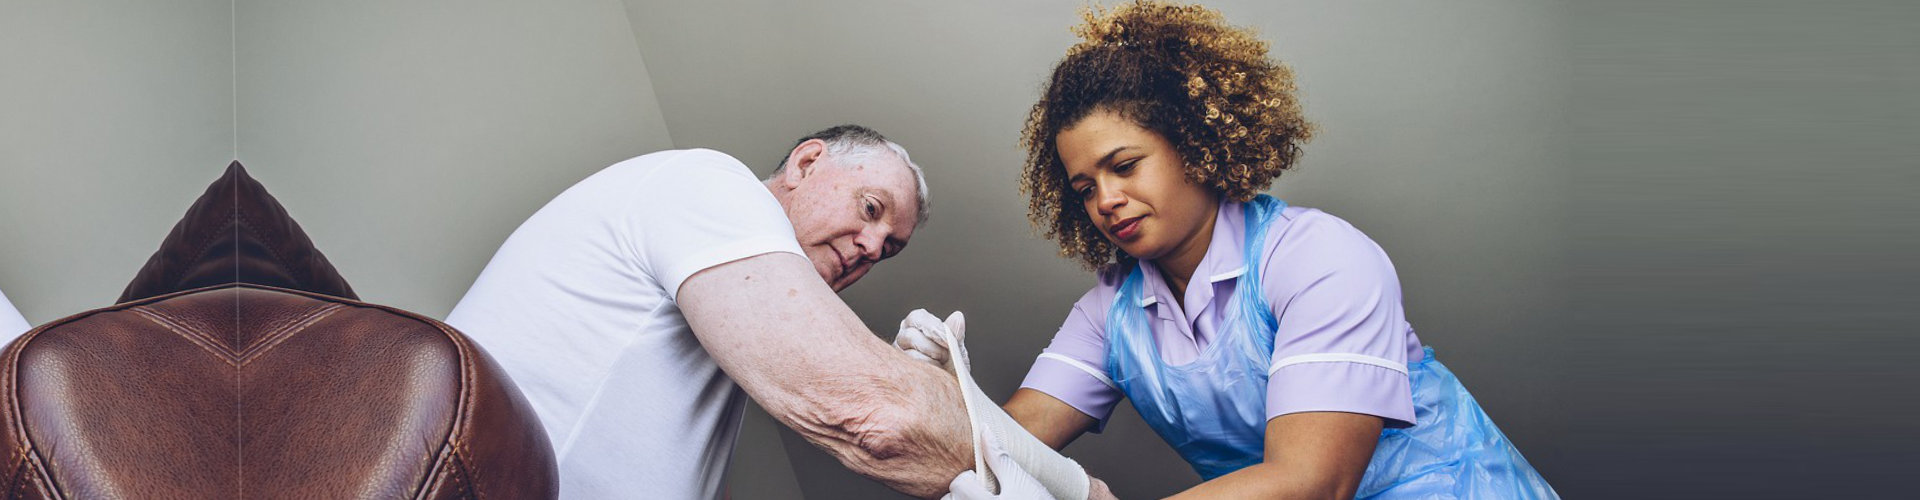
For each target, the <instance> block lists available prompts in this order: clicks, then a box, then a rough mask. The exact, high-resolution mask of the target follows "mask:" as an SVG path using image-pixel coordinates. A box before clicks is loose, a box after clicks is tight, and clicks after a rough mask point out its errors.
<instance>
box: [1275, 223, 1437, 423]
mask: <svg viewBox="0 0 1920 500" xmlns="http://www.w3.org/2000/svg"><path fill="white" fill-rule="evenodd" d="M1270 236H1272V237H1273V238H1274V239H1275V240H1274V241H1273V242H1272V243H1270V245H1271V246H1270V247H1269V248H1271V249H1272V250H1271V251H1270V252H1268V253H1267V259H1266V261H1265V262H1264V263H1262V265H1261V266H1262V267H1261V269H1263V275H1262V277H1261V278H1262V282H1261V285H1262V287H1263V288H1264V289H1265V290H1264V291H1265V292H1266V297H1267V300H1268V301H1269V302H1270V305H1271V306H1272V308H1273V309H1272V310H1273V311H1274V315H1275V316H1277V317H1278V319H1279V330H1278V331H1277V332H1275V335H1274V349H1273V362H1272V365H1271V366H1270V367H1269V369H1268V372H1269V374H1270V377H1269V378H1268V381H1267V417H1268V418H1273V417H1277V416H1280V415H1285V414H1289V413H1298V412H1313V411H1338V412H1348V413H1362V414H1367V415H1375V416H1379V417H1381V418H1384V419H1387V420H1388V422H1387V424H1388V426H1389V427H1405V426H1409V425H1413V424H1414V423H1415V422H1414V416H1413V395H1412V388H1411V383H1410V381H1409V379H1408V376H1407V359H1406V357H1407V342H1408V336H1409V334H1408V331H1409V327H1408V325H1407V322H1406V317H1405V313H1404V311H1403V310H1402V309H1401V305H1400V281H1399V278H1398V277H1397V276H1396V275H1395V273H1394V269H1393V264H1392V262H1390V261H1389V260H1388V259H1387V255H1386V252H1384V251H1382V250H1381V249H1380V247H1379V245H1376V244H1375V243H1374V242H1373V240H1371V239H1369V238H1367V236H1366V235H1365V234H1362V233H1361V232H1360V231H1359V230H1358V229H1354V227H1353V226H1351V225H1349V224H1347V223H1346V221H1343V220H1340V219H1339V218H1336V217H1334V216H1332V215H1327V214H1326V213H1324V212H1319V211H1311V210H1309V211H1305V212H1302V213H1299V214H1296V216H1295V217H1294V218H1293V219H1292V220H1291V221H1290V223H1289V224H1287V225H1286V227H1285V228H1284V230H1282V231H1280V232H1279V234H1278V235H1270Z"/></svg>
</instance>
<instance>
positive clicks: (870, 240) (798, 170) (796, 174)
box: [775, 141, 920, 292]
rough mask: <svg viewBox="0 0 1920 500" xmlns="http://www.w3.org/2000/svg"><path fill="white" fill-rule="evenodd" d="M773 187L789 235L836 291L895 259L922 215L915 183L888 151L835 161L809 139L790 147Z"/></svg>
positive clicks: (818, 144) (821, 146)
mask: <svg viewBox="0 0 1920 500" xmlns="http://www.w3.org/2000/svg"><path fill="white" fill-rule="evenodd" d="M790 162H791V163H789V164H788V165H787V169H786V171H784V172H782V173H781V176H780V178H778V179H775V182H777V183H781V184H782V185H784V186H785V187H786V188H788V189H790V190H791V191H790V192H788V193H787V195H786V196H785V197H784V198H783V199H782V203H783V205H784V206H785V208H786V210H787V218H788V219H790V220H792V221H793V232H794V236H795V237H796V238H797V239H798V240H799V241H800V247H801V248H802V249H803V250H805V251H806V252H807V259H808V260H811V261H813V268H814V270H815V271H818V272H819V273H820V278H821V279H824V280H826V282H827V284H828V285H829V286H832V287H833V290H834V291H836V292H838V291H841V290H845V289H846V288H847V287H848V286H851V285H853V283H854V282H855V281H859V280H860V278H861V277H862V276H866V274H867V271H868V270H870V269H872V268H873V265H874V264H875V263H878V262H880V261H881V260H884V259H887V258H889V257H892V256H894V255H896V254H899V253H900V251H901V250H903V249H905V248H906V247H907V239H908V238H911V237H912V236H913V229H914V225H915V223H916V220H917V217H918V216H919V204H920V201H919V195H918V189H917V186H918V183H916V182H915V181H914V178H913V172H912V171H911V170H909V169H908V167H907V165H906V163H905V162H902V161H900V158H899V157H897V156H895V155H893V154H891V153H886V152H881V153H873V154H869V155H865V156H864V157H862V156H849V157H837V156H836V155H832V154H829V153H827V152H826V151H825V145H824V144H822V143H819V142H818V141H809V142H808V143H803V144H801V145H800V146H798V147H796V148H794V152H793V155H792V156H791V157H790Z"/></svg>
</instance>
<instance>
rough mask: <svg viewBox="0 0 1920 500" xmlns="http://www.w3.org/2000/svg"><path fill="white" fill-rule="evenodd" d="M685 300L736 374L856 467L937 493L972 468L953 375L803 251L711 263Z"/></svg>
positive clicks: (713, 350) (908, 489) (684, 290)
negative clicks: (885, 326) (849, 297)
mask: <svg viewBox="0 0 1920 500" xmlns="http://www.w3.org/2000/svg"><path fill="white" fill-rule="evenodd" d="M677 302H678V303H679V304H680V309H681V312H682V313H683V314H684V315H685V316H686V318H687V323H688V324H689V325H690V326H692V327H693V330H694V334H695V335H696V336H697V337H699V339H700V343H701V345H702V346H703V347H705V348H706V351H707V352H708V354H710V355H712V356H713V358H714V360H715V361H716V362H717V363H719V364H720V367H721V369H722V370H725V371H726V373H727V375H728V376H729V377H731V378H733V379H734V381H735V382H737V383H739V384H740V386H741V387H742V388H743V389H745V390H746V392H747V394H748V395H749V396H752V397H753V399H754V400H755V401H757V402H759V403H760V405H761V407H763V408H766V409H767V413H769V414H771V415H773V417H774V418H775V419H777V420H779V421H780V422H781V423H782V424H784V425H786V426H787V427H790V428H792V429H794V431H796V432H798V433H800V435H801V436H802V437H804V438H806V439H807V441H808V442H811V443H814V445H815V446H819V447H821V448H822V449H824V450H826V451H827V452H828V453H829V454H832V455H833V456H834V458H836V459H839V460H840V463H842V464H844V465H846V466H847V468H849V469H852V470H853V471H854V472H857V473H860V474H861V475H865V476H867V477H871V478H874V479H875V480H878V481H880V482H881V483H883V484H886V485H887V486H889V487H891V488H894V489H896V490H900V491H902V492H905V493H908V494H911V495H916V496H922V497H931V496H936V495H939V494H940V493H942V492H944V491H946V488H947V484H948V483H949V482H950V481H951V480H952V479H953V477H954V476H955V475H958V474H959V473H960V472H961V471H963V470H966V469H968V468H970V467H971V465H972V463H973V455H972V446H971V444H970V443H969V442H968V439H970V436H972V432H971V429H970V428H969V424H968V423H967V420H966V416H965V410H964V406H962V403H961V400H960V393H959V389H958V387H957V385H956V384H955V382H954V380H953V378H952V377H949V376H947V375H946V373H945V372H942V371H940V370H938V369H936V368H933V367H929V366H926V365H925V364H922V363H919V362H917V361H914V360H913V359H911V358H909V357H907V356H906V355H905V354H902V353H900V351H898V350H896V349H894V348H893V347H892V346H890V345H887V344H886V343H885V342H882V341H880V339H879V338H878V337H875V336H874V335H873V333H872V332H871V331H868V330H867V328H866V325H865V324H863V323H861V322H860V318H859V317H857V316H855V315H854V314H853V311H852V310H850V309H848V308H847V306H846V304H845V303H842V302H840V299H839V297H838V296H835V295H834V294H833V291H832V290H831V289H828V288H827V286H826V284H825V283H824V282H821V281H820V278H819V276H818V275H817V274H815V273H814V271H813V270H812V268H811V267H810V266H809V265H808V264H807V261H806V259H805V258H802V257H800V256H797V255H792V254H766V255H761V256H757V257H751V258H747V259H742V260H739V261H735V262H731V263H727V264H722V265H720V266H715V267H712V268H708V269H706V270H703V271H701V272H699V273H696V274H695V275H694V276H693V277H691V278H688V279H687V281H686V282H685V283H683V284H682V285H681V287H680V293H679V294H678V300H677Z"/></svg>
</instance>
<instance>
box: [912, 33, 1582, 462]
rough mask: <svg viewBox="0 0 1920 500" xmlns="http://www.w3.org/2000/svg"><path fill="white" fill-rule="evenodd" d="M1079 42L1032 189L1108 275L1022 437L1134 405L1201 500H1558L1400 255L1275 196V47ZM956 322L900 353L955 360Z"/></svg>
mask: <svg viewBox="0 0 1920 500" xmlns="http://www.w3.org/2000/svg"><path fill="white" fill-rule="evenodd" d="M1075 33H1076V34H1078V35H1079V36H1080V37H1081V38H1082V39H1083V40H1082V41H1081V42H1080V43H1079V44H1078V45H1075V46H1073V48H1071V49H1069V50H1068V52H1067V56H1066V58H1065V59H1064V60H1062V61H1061V62H1060V63H1059V65H1058V66H1056V67H1055V68H1054V70H1053V74H1052V76H1051V78H1050V79H1049V81H1048V83H1047V85H1046V87H1045V88H1046V90H1045V95H1044V96H1042V97H1041V99H1040V101H1039V102H1038V103H1037V104H1035V105H1034V107H1033V110H1032V114H1031V115H1030V116H1029V118H1028V121H1027V125H1026V131H1025V134H1024V136H1023V140H1022V142H1023V145H1024V146H1025V147H1026V149H1027V152H1028V156H1027V165H1026V168H1025V171H1024V172H1023V175H1022V179H1021V188H1022V190H1023V191H1024V192H1025V193H1026V194H1027V195H1028V196H1029V197H1030V198H1029V217H1030V218H1031V219H1032V220H1033V222H1034V223H1035V224H1036V225H1038V226H1040V227H1042V228H1043V229H1044V232H1045V233H1046V235H1047V236H1048V237H1049V238H1051V239H1054V240H1056V241H1058V242H1059V243H1060V245H1061V249H1062V254H1063V255H1065V256H1068V257H1070V258H1073V259H1075V260H1078V261H1079V262H1080V263H1081V264H1083V265H1085V266H1086V267H1088V268H1090V269H1093V270H1095V271H1097V273H1098V275H1099V284H1098V285H1097V286H1095V287H1093V289H1092V290H1090V291H1088V292H1087V293H1086V295H1084V296H1083V297H1081V298H1080V300H1079V301H1078V302H1076V303H1075V304H1074V305H1073V308H1072V310H1071V311H1069V312H1068V314H1067V319H1066V323H1065V324H1064V325H1062V326H1061V327H1060V330H1059V332H1058V333H1057V334H1056V335H1055V337H1054V339H1053V342H1052V344H1051V345H1050V346H1049V347H1048V348H1047V349H1046V351H1045V353H1043V354H1041V355H1040V357H1039V359H1038V360H1036V361H1035V362H1034V365H1033V368H1032V370H1031V371H1030V372H1029V373H1028V375H1027V378H1026V380H1025V382H1023V383H1022V384H1021V388H1020V389H1019V391H1017V392H1016V393H1015V394H1014V395H1013V397H1012V399H1010V400H1009V401H1008V402H1007V403H1006V404H1005V405H1003V407H1004V409H1005V410H1006V412H1007V413H1008V414H1010V415H1012V416H1013V418H1014V420H1016V421H1018V422H1019V424H1020V426H1021V427H1024V428H1025V429H1026V430H1027V431H1028V432H1031V433H1032V434H1033V435H1034V436H1035V437H1037V438H1039V440H1040V441H1041V442H1044V443H1045V444H1046V445H1048V446H1051V447H1053V448H1055V449H1059V448H1061V447H1064V446H1066V445H1067V443H1069V442H1071V441H1073V440H1074V439H1075V438H1076V437H1079V436H1080V435H1081V434H1082V433H1085V432H1087V431H1089V430H1092V431H1096V432H1097V431H1098V430H1099V429H1100V427H1101V426H1102V425H1103V424H1104V421H1105V419H1106V418H1107V416H1108V415H1109V414H1110V413H1111V411H1112V410H1113V407H1114V405H1115V404H1116V403H1117V402H1118V401H1119V400H1120V399H1121V398H1122V397H1123V396H1124V397H1125V398H1126V399H1128V400H1131V401H1132V402H1133V405H1134V408H1135V409H1137V410H1139V413H1140V415H1141V416H1142V417H1144V418H1145V420H1146V421H1147V423H1148V425H1149V426H1151V427H1152V428H1153V430H1154V431H1155V432H1157V433H1158V434H1159V435H1160V437H1161V438H1162V439H1164V440H1165V441H1166V442H1167V444H1169V445H1172V446H1173V448H1174V449H1175V450H1176V451H1178V452H1179V454H1180V455H1181V457H1183V458H1185V459H1186V461H1187V462H1188V463H1190V464H1191V465H1192V466H1193V468H1194V469H1195V470H1196V471H1198V472H1199V473H1200V476H1201V477H1202V478H1203V479H1204V482H1202V483H1201V484H1199V485H1198V486H1195V487H1193V488H1192V489H1189V490H1187V491H1186V492H1184V493H1182V494H1181V495H1179V497H1182V498H1184V497H1214V498H1308V497H1311V498H1327V497H1338V498H1347V497H1354V498H1382V499H1392V498H1487V499H1491V498H1501V499H1531V498H1558V496H1557V495H1556V494H1555V493H1554V491H1553V489H1552V488H1551V487H1549V486H1548V485H1547V483H1546V482H1545V480H1543V479H1542V478H1541V477H1540V475H1539V474H1538V473H1537V472H1535V471H1534V469H1533V467H1531V466H1529V465H1528V464H1527V461H1526V459H1524V458H1522V457H1521V456H1520V453H1519V452H1518V451H1517V450H1516V449H1515V448H1514V447H1513V445H1512V444H1511V443H1510V442H1508V441H1507V439H1506V437H1505V436H1503V435H1502V434H1501V433H1500V430H1499V429H1498V428H1496V427H1495V426H1494V424H1493V422H1492V421H1491V420H1489V419H1488V417H1487V415H1486V414H1485V413H1484V412H1482V411H1481V409H1480V406H1479V405H1478V404H1477V403H1475V402H1474V400H1473V397H1472V396H1470V395H1469V394H1468V393H1467V391H1466V389H1465V388H1463V387H1462V386H1461V385H1460V381H1459V380H1457V379H1455V378H1454V376H1453V374H1452V373H1451V372H1449V371H1448V370H1447V368H1446V367H1445V366H1443V365H1441V364H1440V362H1439V361H1437V360H1435V359H1434V357H1433V349H1431V348H1428V347H1424V346H1422V345H1421V342H1420V339H1419V337H1417V336H1415V335H1414V332H1413V328H1412V327H1410V326H1409V325H1408V323H1407V321H1406V319H1405V317H1404V314H1403V311H1402V308H1401V304H1400V285H1399V281H1398V278H1397V277H1396V275H1395V272H1394V268H1393V264H1392V263H1391V262H1389V260H1388V259H1387V255H1386V254H1385V253H1384V252H1383V251H1382V250H1381V249H1380V247H1379V246H1378V245H1376V244H1374V242H1373V241H1372V240H1371V239H1369V238H1368V237H1367V236H1366V235H1365V234H1362V233H1361V232H1360V231H1359V230H1358V229H1355V228H1354V227H1353V226H1351V225H1349V224H1347V222H1346V221H1343V220H1341V219H1339V218H1337V217H1334V216H1332V215H1329V214H1327V213H1325V212H1321V211H1319V210H1315V209H1311V208H1306V207H1297V206H1289V205H1287V204H1286V203H1285V202H1283V201H1280V200H1276V199H1274V198H1272V197H1269V196H1267V195H1263V194H1260V193H1261V192H1262V191H1265V190H1266V189H1267V188H1268V187H1269V186H1270V185H1271V184H1272V183H1273V180H1274V179H1275V178H1276V177H1279V176H1280V174H1281V173H1282V172H1284V171H1286V170H1288V169H1289V168H1291V167H1292V166H1293V165H1294V161H1295V159H1296V158H1298V157H1299V154H1300V145H1301V143H1303V142H1305V141H1306V140H1307V138H1308V137H1309V136H1310V134H1311V132H1310V130H1311V129H1310V126H1309V125H1308V123H1307V121H1306V120H1305V119H1304V118H1302V117H1301V112H1300V106H1299V104H1298V102H1297V100H1296V98H1295V96H1294V84H1293V80H1292V75H1291V74H1290V73H1289V71H1288V69H1287V68H1286V67H1285V66H1282V65H1280V64H1279V63H1277V62H1274V61H1272V60H1270V59H1269V58H1268V56H1267V53H1266V43H1265V42H1262V41H1260V40H1258V39H1257V38H1255V37H1254V35H1253V34H1252V33H1251V32H1249V31H1247V30H1244V29H1240V28H1235V27H1232V26H1229V25H1227V24H1225V22H1224V20H1223V19H1222V17H1221V16H1220V14H1219V13H1217V12H1215V11H1212V10H1209V9H1206V8H1203V7H1199V6H1183V5H1171V4H1164V3H1158V2H1141V3H1130V4H1126V5H1123V6H1120V7H1117V8H1114V9H1112V10H1110V11H1093V12H1090V13H1088V14H1087V19H1086V22H1085V23H1084V24H1082V25H1080V26H1079V27H1077V28H1076V29H1075ZM919 314H924V313H919ZM910 321H911V318H910ZM937 328H939V325H938V324H937V323H935V324H933V325H930V326H925V327H924V328H921V329H919V330H916V329H914V328H906V329H903V333H902V339H899V340H897V341H896V343H899V344H900V345H901V347H902V348H903V349H907V350H909V351H910V352H918V351H928V352H926V353H923V354H924V355H927V356H931V357H935V358H944V357H945V356H947V354H946V352H945V351H946V349H945V345H944V344H941V341H940V340H938V339H937V338H929V336H928V335H924V334H921V333H919V332H920V330H926V329H937ZM935 337H937V336H935ZM930 344H937V345H930ZM962 356H964V355H962ZM939 360H940V359H936V361H939ZM1003 475H1004V474H1003ZM1116 493H1122V494H1124V492H1116Z"/></svg>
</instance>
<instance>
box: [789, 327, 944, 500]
mask: <svg viewBox="0 0 1920 500" xmlns="http://www.w3.org/2000/svg"><path fill="white" fill-rule="evenodd" d="M893 361H895V362H898V361H907V362H908V363H911V364H904V363H903V364H901V365H899V366H882V367H877V368H880V369H879V370H873V371H893V372H894V373H890V374H885V375H879V376H876V375H874V374H870V373H860V374H846V375H842V376H841V377H839V378H837V380H835V381H832V382H829V383H831V384H835V386H837V387H829V388H828V390H827V391H824V393H823V394H821V395H820V396H819V397H818V399H812V400H811V401H794V402H791V404H788V405H786V406H787V407H788V408H787V409H786V410H784V411H781V410H774V409H772V408H769V409H768V412H769V413H770V414H773V415H774V418H776V419H780V420H781V421H782V423H785V424H786V425H787V426H788V427H790V428H792V429H794V431H795V432H798V433H799V434H800V435H801V437H804V438H806V439H807V441H808V442H811V443H813V444H814V446H818V447H820V448H821V449H823V450H825V451H827V453H828V454H830V455H833V457H834V458H835V459H838V460H839V461H840V463H841V464H842V465H845V466H846V467H847V469H849V470H852V471H853V472H855V473H858V474H860V475H863V476H866V477H869V478H873V479H874V480H877V481H879V482H880V483H882V484H885V485H887V487H890V488H893V489H895V490H899V491H900V492H902V493H906V494H909V495H913V496H917V497H922V498H932V497H937V496H939V495H941V494H943V493H945V492H946V489H947V484H948V482H950V481H951V480H952V479H953V477H954V476H956V475H959V474H960V472H962V471H964V470H967V469H970V468H972V466H973V448H972V446H971V444H970V443H968V441H967V440H968V439H969V438H970V437H971V436H972V430H971V429H970V427H969V425H970V424H969V423H968V422H967V421H966V418H965V414H964V412H963V411H962V410H961V408H962V407H961V402H960V399H959V391H958V388H957V387H956V386H955V384H953V383H952V379H949V378H946V377H945V374H944V373H941V372H938V371H935V370H932V369H930V368H927V369H923V368H926V367H924V366H923V365H920V364H919V363H917V362H911V361H910V360H907V359H906V357H905V356H900V359H899V360H893ZM883 363H886V364H892V363H888V362H883ZM843 366H845V367H846V368H850V369H853V371H856V372H865V371H869V370H868V368H875V367H873V366H872V365H867V366H866V367H857V366H855V365H853V364H851V363H849V364H847V365H843ZM856 385H857V386H860V388H858V389H855V390H846V388H847V387H848V386H856ZM762 404H763V406H764V405H765V403H762Z"/></svg>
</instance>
